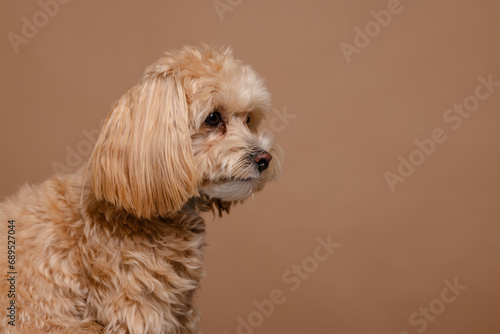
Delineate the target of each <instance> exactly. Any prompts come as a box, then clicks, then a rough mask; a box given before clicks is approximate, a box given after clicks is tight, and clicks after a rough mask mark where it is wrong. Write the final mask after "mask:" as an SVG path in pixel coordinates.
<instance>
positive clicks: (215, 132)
mask: <svg viewBox="0 0 500 334" xmlns="http://www.w3.org/2000/svg"><path fill="white" fill-rule="evenodd" d="M270 106H271V103H270V95H269V93H268V92H267V90H266V88H265V87H264V85H263V82H262V79H260V78H259V77H258V76H257V74H256V73H255V72H254V71H253V70H252V69H251V68H250V67H249V66H248V65H245V64H243V63H241V62H240V61H238V60H235V59H234V58H233V56H232V54H231V51H230V50H228V49H226V50H214V49H211V48H208V47H205V48H204V49H196V48H191V47H188V48H184V49H183V50H181V51H178V52H175V53H169V54H167V56H166V57H164V58H162V59H160V60H159V61H158V62H157V63H155V64H154V65H152V66H151V67H149V68H148V69H147V70H146V72H145V74H144V77H143V79H142V80H141V82H140V83H139V84H138V85H136V86H135V87H133V88H132V89H131V90H130V91H129V92H127V93H126V94H125V95H124V96H123V97H122V98H121V99H120V100H119V101H118V102H117V104H116V105H115V107H114V108H113V110H112V111H111V113H110V114H109V116H108V119H107V121H106V123H105V125H104V127H103V130H102V133H101V136H100V137H99V140H98V142H97V144H96V147H95V149H94V152H93V154H92V158H91V160H90V168H91V173H90V178H91V185H92V189H93V191H94V193H95V195H96V197H97V198H98V199H100V200H107V201H109V202H111V203H113V204H115V205H117V206H119V207H122V208H124V209H126V210H127V211H130V212H132V213H134V214H135V215H137V216H139V217H146V218H147V217H151V216H155V215H166V214H169V213H172V212H175V211H178V210H180V209H181V208H182V206H183V205H184V204H185V203H186V202H187V200H188V199H189V198H191V197H196V196H200V195H204V196H208V197H209V198H212V199H215V200H218V201H224V202H235V201H241V200H243V199H245V198H247V197H248V196H250V195H251V194H252V193H254V192H255V191H258V190H260V189H262V188H263V186H264V185H265V183H266V182H268V181H269V180H272V179H275V178H277V176H278V175H279V173H280V169H281V158H282V157H281V156H282V154H281V150H280V149H279V147H277V146H276V145H275V144H274V143H273V141H272V139H271V138H270V137H269V136H268V135H266V134H264V133H262V132H260V131H259V125H260V124H261V121H262V119H263V118H264V115H265V114H266V113H267V112H268V111H269V109H270Z"/></svg>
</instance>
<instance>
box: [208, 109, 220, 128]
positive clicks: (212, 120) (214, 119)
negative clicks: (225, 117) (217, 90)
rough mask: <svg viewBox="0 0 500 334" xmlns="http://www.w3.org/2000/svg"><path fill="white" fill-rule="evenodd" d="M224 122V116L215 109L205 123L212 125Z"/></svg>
mask: <svg viewBox="0 0 500 334" xmlns="http://www.w3.org/2000/svg"><path fill="white" fill-rule="evenodd" d="M221 122H222V117H221V115H220V113H219V112H218V111H214V112H213V113H211V114H210V115H208V117H207V118H206V119H205V123H207V124H208V125H210V126H217V125H219V124H220V123H221Z"/></svg>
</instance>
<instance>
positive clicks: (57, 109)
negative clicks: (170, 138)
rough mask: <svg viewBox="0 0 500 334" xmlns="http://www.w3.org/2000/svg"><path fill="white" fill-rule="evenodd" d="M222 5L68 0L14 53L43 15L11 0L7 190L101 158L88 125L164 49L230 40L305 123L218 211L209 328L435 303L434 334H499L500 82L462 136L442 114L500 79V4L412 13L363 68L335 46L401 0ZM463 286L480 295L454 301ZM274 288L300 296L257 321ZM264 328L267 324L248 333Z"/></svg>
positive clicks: (293, 325)
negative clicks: (28, 25) (296, 269)
mask: <svg viewBox="0 0 500 334" xmlns="http://www.w3.org/2000/svg"><path fill="white" fill-rule="evenodd" d="M221 1H224V2H225V3H232V4H233V6H232V7H231V8H232V11H227V12H225V13H224V14H223V18H224V20H221V19H220V18H219V16H218V14H217V12H216V10H215V9H214V5H213V2H212V1H205V0H204V1H194V0H186V1H173V0H162V1H152V0H151V1H141V2H139V1H96V0H93V1H77V0H73V1H71V2H70V3H69V4H66V5H62V6H61V7H60V8H59V12H58V13H57V14H56V15H54V17H51V18H50V19H49V20H48V23H47V24H46V25H45V26H43V27H40V28H39V31H38V33H37V34H36V36H34V37H32V38H31V39H29V42H28V43H27V44H22V45H20V46H19V52H18V53H17V54H16V53H15V52H14V50H13V47H12V46H11V44H10V42H9V40H8V37H7V34H8V33H9V32H14V33H16V34H21V28H22V25H23V21H22V19H23V17H27V18H28V19H29V20H30V21H32V20H33V19H32V18H33V15H36V13H37V12H39V11H40V10H41V7H40V5H39V4H38V3H37V2H36V1H22V2H20V1H4V2H2V4H1V5H0V13H1V14H0V17H1V19H0V32H1V33H2V34H3V35H4V37H3V39H2V43H1V60H2V65H1V68H2V75H1V79H0V85H1V86H0V101H1V104H2V106H1V115H2V117H1V122H0V140H1V141H0V143H1V144H0V148H1V155H0V158H1V165H2V167H1V170H2V172H1V174H0V181H1V189H0V196H1V197H2V198H4V197H5V196H7V195H8V194H11V193H13V192H14V191H16V189H17V188H18V187H19V186H21V185H22V184H23V183H25V182H29V183H33V182H40V181H43V180H44V179H46V178H47V177H49V176H50V175H51V174H52V173H53V163H54V162H57V163H60V164H61V165H66V166H68V164H71V163H73V162H74V161H73V160H67V159H68V154H69V153H68V152H69V151H68V149H72V150H75V152H76V150H79V152H80V153H78V152H77V154H78V156H80V158H87V156H88V154H85V148H87V146H88V145H87V144H88V142H89V140H88V139H86V137H85V135H84V130H85V131H92V130H95V129H97V128H98V124H99V121H100V120H101V119H103V118H104V117H105V115H106V114H107V112H108V110H109V108H110V106H111V105H112V104H113V102H114V101H115V100H116V99H117V98H118V97H119V96H120V95H121V94H122V93H123V92H125V91H126V90H127V89H128V88H130V87H131V86H132V85H133V84H134V83H135V82H136V81H137V80H138V78H139V77H140V75H141V73H142V71H143V69H144V68H145V67H146V66H147V65H148V64H149V63H151V62H153V61H154V60H155V59H156V58H158V57H160V56H161V54H162V52H163V51H166V50H170V49H176V48H179V47H181V46H183V45H186V44H194V45H199V44H200V42H202V41H205V42H208V43H212V44H215V45H232V46H233V48H234V49H235V54H236V56H237V57H238V58H241V59H243V60H244V61H245V62H248V63H250V64H252V65H253V67H254V68H255V69H256V70H257V71H258V72H259V73H260V74H261V75H262V76H263V77H265V78H266V82H267V85H268V87H269V89H270V91H271V93H272V94H273V102H274V106H275V108H276V109H277V110H279V111H281V112H283V110H285V109H286V112H287V113H288V114H292V115H294V116H295V118H293V119H289V120H288V121H289V122H288V124H285V125H284V126H283V128H280V129H279V131H276V134H275V136H276V139H277V141H278V142H279V143H280V144H281V145H282V147H283V148H284V150H285V152H286V159H285V164H284V171H283V175H282V178H281V179H280V180H279V181H278V182H275V183H273V184H270V185H269V186H268V187H267V189H266V190H265V191H264V192H263V193H261V194H258V195H257V196H256V198H255V202H253V201H251V200H249V201H248V202H247V203H245V205H242V206H237V207H235V208H234V209H233V212H232V214H231V215H229V216H226V217H224V218H222V219H215V220H213V219H212V217H210V216H209V217H208V221H209V222H208V242H209V246H208V247H207V248H206V264H207V277H206V278H204V279H203V281H202V290H201V291H200V293H199V305H200V307H201V309H202V312H203V319H202V329H203V332H204V333H205V334H206V333H208V334H211V333H220V334H224V333H225V332H227V334H233V333H238V332H239V333H251V332H254V333H262V334H264V333H287V334H289V333H290V334H306V333H318V334H323V333H324V334H331V333H341V334H350V333H355V334H358V333H359V334H361V333H363V334H364V333H377V334H378V333H381V334H387V333H393V334H400V333H418V330H422V329H423V324H422V322H423V321H422V320H420V321H421V322H420V323H418V324H417V325H415V323H413V324H412V323H410V322H409V317H410V315H411V314H412V313H413V312H419V309H420V308H424V307H429V304H431V307H433V309H434V311H435V312H436V313H439V314H438V315H436V316H435V318H431V317H430V316H429V319H432V320H433V321H430V320H429V321H428V323H427V325H428V326H427V328H426V329H425V333H426V334H431V333H454V334H470V333H484V334H490V333H491V334H493V333H499V332H500V319H499V317H498V311H499V309H500V289H499V288H498V282H499V280H500V270H499V264H500V263H499V262H500V261H499V260H500V256H499V255H500V242H499V237H500V227H499V225H500V224H499V223H500V222H499V218H500V210H499V200H500V191H499V186H500V178H499V177H498V171H499V170H500V158H499V149H500V131H498V127H499V122H500V110H499V107H500V89H498V91H495V92H493V93H491V95H490V97H489V98H487V99H486V100H484V101H481V103H480V106H479V110H477V111H475V112H474V113H472V114H471V116H470V117H468V118H467V119H464V120H463V123H462V124H461V126H460V127H459V128H458V129H456V130H454V129H453V128H452V127H451V125H452V124H453V123H447V122H445V121H444V120H443V115H444V114H445V112H446V111H447V109H448V108H451V107H452V106H453V104H455V103H456V104H460V103H462V102H463V101H464V99H465V98H466V97H467V96H469V95H471V94H474V93H475V89H476V86H477V85H478V84H479V81H478V77H479V76H480V75H482V76H485V77H487V76H488V75H489V74H492V77H493V80H495V81H500V64H499V59H500V43H499V38H498V35H499V33H500V20H499V19H498V18H499V16H500V3H499V2H498V1H493V0H491V1H487V0H484V1H457V0H453V1H452V0H447V1H430V0H418V1H416V0H414V1H410V0H401V5H400V6H402V11H401V12H400V13H399V14H397V15H392V20H391V22H390V23H389V24H388V25H387V27H385V28H383V29H381V31H380V32H379V34H378V35H377V36H375V37H373V38H372V40H371V43H370V44H369V45H368V46H366V47H365V48H363V49H361V51H360V52H359V53H358V54H353V55H352V59H351V60H352V61H351V62H350V63H348V62H347V61H346V58H345V57H344V55H343V53H342V51H341V49H340V47H339V44H340V43H341V42H346V43H350V44H353V43H354V41H353V40H354V36H355V31H354V28H355V27H356V26H357V27H361V28H364V27H365V24H367V23H369V22H370V21H372V20H373V17H372V16H371V14H370V12H371V11H372V10H373V11H377V12H378V11H380V10H382V9H386V8H387V6H388V2H387V1H386V0H377V1H366V0H363V1H348V0H339V1H326V0H325V1H320V0H316V1H307V2H306V1H293V2H292V1H264V0H254V1H240V0H221ZM239 2H241V3H239ZM238 3H239V4H238ZM41 18H42V19H43V17H41ZM42 23H43V22H42ZM369 27H370V24H369ZM374 27H375V28H376V26H374ZM372 28H373V27H372ZM481 92H483V93H484V92H486V90H483V91H481ZM270 116H271V117H270V118H273V117H277V116H273V115H270ZM435 128H441V129H443V131H444V132H445V134H446V136H447V140H446V141H445V142H444V143H441V144H438V145H437V147H436V149H435V152H434V153H433V154H432V155H430V156H429V157H427V158H426V159H425V161H424V162H423V164H422V165H421V166H418V167H417V168H416V169H415V171H414V173H413V174H412V175H410V176H409V177H408V178H407V179H406V181H405V182H404V183H397V184H396V185H395V191H394V192H392V191H391V189H390V187H389V185H388V183H387V182H386V179H385V177H384V172H386V171H391V172H393V173H397V169H398V164H399V160H398V156H400V155H401V156H403V157H405V158H407V159H408V156H409V155H410V154H411V153H412V151H414V150H415V149H416V148H417V146H416V144H415V143H414V140H416V139H420V140H423V139H425V138H430V136H431V132H432V131H433V129H435ZM86 145H87V146H86ZM415 154H418V153H415ZM73 159H74V160H75V158H74V157H73ZM329 235H330V236H331V240H332V241H333V242H335V243H338V244H340V247H339V248H338V249H337V250H336V251H335V253H334V254H333V255H331V256H330V257H329V258H328V259H327V260H325V261H323V262H319V263H318V265H317V268H315V267H314V264H315V263H317V262H314V261H312V260H311V259H307V258H308V257H311V256H313V255H314V251H315V247H317V245H318V242H317V241H316V238H318V237H321V238H327V236H329ZM321 255H324V254H323V253H322V254H321ZM304 260H305V261H306V262H305V263H306V266H308V267H307V268H309V270H310V271H311V273H309V274H308V275H309V277H308V278H307V279H299V282H300V283H301V285H300V287H299V288H298V289H296V290H295V291H292V290H291V287H292V284H290V283H287V281H284V280H283V278H282V275H284V274H285V276H286V275H288V276H286V277H288V278H290V277H292V276H294V277H298V276H296V275H294V274H291V273H290V272H288V270H290V269H291V268H292V266H293V265H294V264H295V265H302V263H303V261H304ZM455 278H457V280H458V283H459V284H460V285H466V286H467V288H466V289H465V291H462V292H461V294H460V295H459V296H455V299H454V301H453V302H451V303H447V304H443V303H442V302H440V301H439V300H440V299H441V292H442V291H443V289H444V288H445V287H446V285H445V283H444V282H443V281H444V280H448V281H449V282H451V283H452V282H453V281H454V279H455ZM275 289H279V290H281V291H282V292H283V294H284V296H285V298H286V300H285V302H284V303H282V304H280V305H276V306H275V310H274V312H273V313H272V314H271V315H270V316H269V317H265V319H264V320H263V321H260V322H261V323H259V320H261V319H259V315H258V314H256V313H255V312H256V311H255V310H256V307H255V305H254V301H262V300H264V299H269V297H270V293H271V291H273V290H275ZM444 293H445V295H444V296H445V298H447V300H449V298H451V296H453V294H452V293H450V292H447V291H446V290H445V291H444ZM442 305H445V309H444V310H442V309H440V306H442ZM252 312H253V313H252ZM249 316H250V317H251V318H252V317H253V318H252V320H251V321H253V324H254V325H255V326H256V328H252V329H251V330H249V329H248V328H246V330H245V329H243V328H240V329H239V330H238V328H237V327H238V317H242V318H244V319H248V317H249ZM416 319H417V320H418V319H425V318H423V317H422V316H420V315H418V317H417V318H416ZM257 325H258V326H257Z"/></svg>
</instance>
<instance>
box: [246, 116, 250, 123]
mask: <svg viewBox="0 0 500 334" xmlns="http://www.w3.org/2000/svg"><path fill="white" fill-rule="evenodd" d="M245 123H246V124H247V125H248V124H250V116H247V119H246V120H245Z"/></svg>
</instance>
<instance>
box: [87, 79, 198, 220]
mask: <svg viewBox="0 0 500 334" xmlns="http://www.w3.org/2000/svg"><path fill="white" fill-rule="evenodd" d="M89 168H90V182H91V187H92V190H93V192H94V194H95V196H96V198H97V199H98V200H106V201H108V202H110V203H112V204H114V205H116V206H117V207H121V208H123V209H125V210H126V211H128V212H130V213H132V214H134V215H136V216H137V217H141V218H149V217H153V216H165V215H167V214H169V213H173V212H175V211H178V210H180V209H181V208H182V206H183V204H184V203H186V201H187V200H188V199H189V198H190V197H192V196H196V195H198V183H199V175H198V173H197V172H196V169H195V166H194V157H193V152H192V148H191V134H190V128H189V110H188V105H187V101H186V94H185V91H184V89H183V87H182V83H181V82H180V80H179V78H178V77H177V76H176V75H175V74H174V73H167V72H162V73H158V72H149V73H147V74H146V75H145V76H144V78H143V79H142V80H141V82H139V83H138V84H137V85H136V86H134V87H133V88H132V89H130V90H129V91H128V92H127V93H126V94H125V95H124V96H122V97H121V99H120V100H119V101H118V102H117V103H116V105H115V106H114V107H113V109H112V111H111V112H110V114H109V115H108V118H107V120H106V122H105V124H104V126H103V129H102V132H101V134H100V136H99V139H98V140H97V143H96V146H95V148H94V151H93V153H92V157H91V160H90V164H89Z"/></svg>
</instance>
